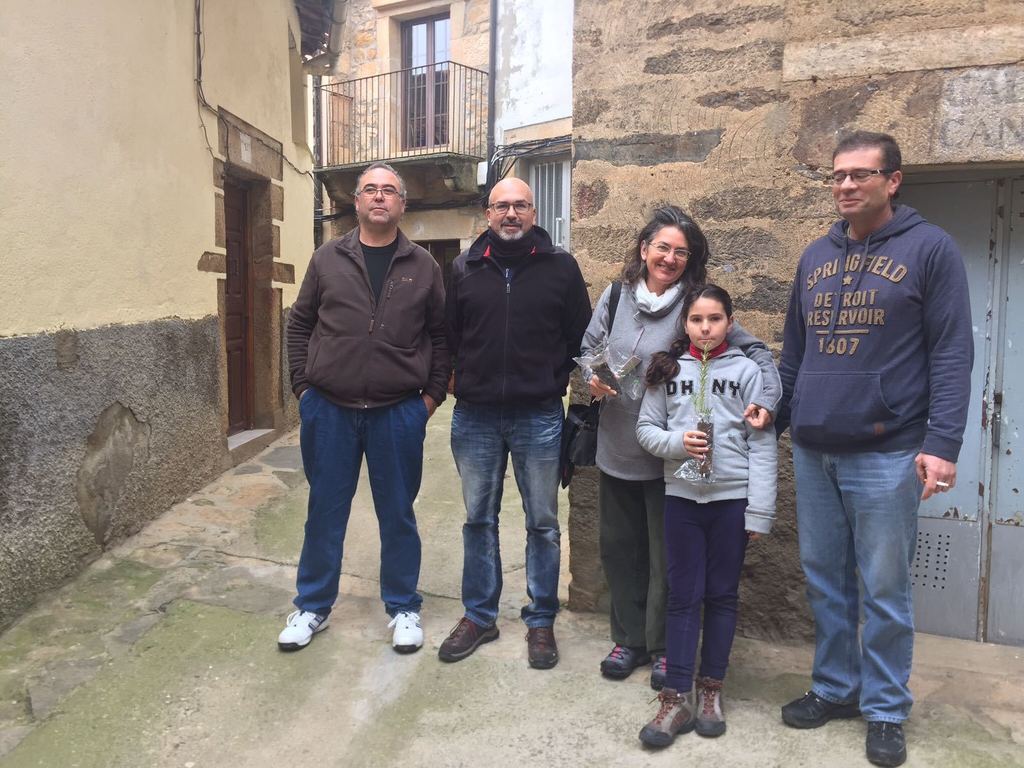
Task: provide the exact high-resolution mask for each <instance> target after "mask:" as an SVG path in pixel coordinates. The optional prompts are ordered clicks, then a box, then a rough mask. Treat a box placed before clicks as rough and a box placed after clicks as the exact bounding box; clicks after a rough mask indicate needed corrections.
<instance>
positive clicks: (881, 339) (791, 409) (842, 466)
mask: <svg viewBox="0 0 1024 768" xmlns="http://www.w3.org/2000/svg"><path fill="white" fill-rule="evenodd" d="M900 164H901V157H900V150H899V147H898V146H897V144H896V142H895V140H893V138H892V137H891V136H888V135H886V134H880V133H869V132H866V131H857V132H855V133H853V134H850V135H849V136H847V137H846V138H844V139H843V140H842V141H841V142H840V143H839V145H838V146H837V148H836V150H835V152H834V153H833V156H832V166H833V168H832V172H831V173H830V174H829V176H828V177H827V179H826V183H827V184H829V185H830V186H831V188H832V195H833V197H834V198H835V203H836V209H837V211H838V213H839V215H840V216H841V217H842V220H841V221H837V222H836V223H835V224H834V225H833V226H832V228H831V229H830V230H829V233H828V235H827V236H825V237H823V238H820V239H818V240H815V241H814V242H813V243H811V244H810V246H808V248H807V250H806V251H804V254H803V256H802V257H801V259H800V264H799V266H798V267H797V273H796V278H795V280H794V281H793V289H792V293H791V296H790V301H789V311H788V313H787V315H786V325H785V337H784V341H783V348H782V359H781V362H780V365H779V367H780V373H781V376H782V386H783V399H782V405H781V408H780V412H779V419H778V422H777V429H778V430H779V431H780V433H781V431H782V430H783V429H785V428H786V427H787V426H789V427H790V432H791V436H792V439H793V466H794V471H795V475H796V497H797V498H796V501H797V525H798V531H799V537H800V559H801V563H802V565H803V569H804V574H805V575H806V577H807V596H808V600H809V602H810V605H811V609H812V611H813V612H814V620H815V627H816V635H817V644H816V649H815V656H814V669H813V672H812V675H811V677H812V686H811V690H810V691H809V692H808V693H807V694H805V695H804V696H802V697H801V698H799V699H797V700H795V701H792V702H790V703H789V704H787V705H786V706H784V707H783V708H782V719H783V721H785V723H786V724H787V725H790V726H792V727H794V728H817V727H819V726H821V725H824V724H825V723H826V722H828V721H829V720H831V719H833V718H848V717H857V716H858V715H860V716H863V718H864V719H865V720H866V721H867V723H868V733H867V742H866V749H867V757H868V760H870V761H871V762H872V763H874V764H876V765H884V766H895V765H900V764H901V763H903V761H904V760H905V759H906V742H905V739H904V734H903V726H902V723H903V721H904V720H906V718H907V717H908V715H909V714H910V707H911V704H912V702H913V698H912V697H911V695H910V690H909V688H908V681H909V679H910V664H911V656H912V654H913V649H914V615H913V608H912V604H911V576H910V568H911V563H912V561H913V557H914V552H915V548H916V543H917V511H918V506H919V504H920V501H921V499H927V498H928V497H929V496H931V495H933V494H935V493H943V492H945V491H948V490H949V489H950V488H952V487H953V486H954V485H955V484H956V461H957V456H958V454H959V452H960V444H961V441H962V436H963V430H964V424H965V422H966V418H967V405H968V399H969V396H970V373H971V365H972V363H973V359H974V343H973V338H972V328H971V312H970V304H969V300H968V290H967V275H966V271H965V269H964V264H963V260H962V259H961V256H960V253H959V251H958V250H957V247H956V244H955V243H954V242H953V239H952V238H951V237H950V236H949V235H948V234H946V233H945V232H943V231H942V230H941V229H939V228H938V227H936V226H934V225H932V224H929V223H928V222H926V221H925V220H924V219H923V218H922V217H921V216H920V214H918V213H917V211H915V210H913V209H912V208H908V207H907V206H905V205H896V204H894V198H895V197H896V195H897V193H898V191H899V187H900V183H901V181H902V178H903V176H902V172H901V171H900ZM858 575H859V579H860V582H862V583H863V595H862V596H859V594H858V593H859V586H858ZM861 597H862V598H863V609H864V619H865V620H864V626H863V630H862V632H861V635H860V641H859V642H858V617H859V604H860V602H861Z"/></svg>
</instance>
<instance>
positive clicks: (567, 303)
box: [438, 179, 590, 669]
mask: <svg viewBox="0 0 1024 768" xmlns="http://www.w3.org/2000/svg"><path fill="white" fill-rule="evenodd" d="M486 215H487V223H488V229H487V231H486V232H484V233H483V234H482V235H481V236H480V237H479V238H477V240H476V242H474V243H473V245H472V246H470V248H469V250H467V251H466V252H464V253H462V254H461V255H460V256H459V257H458V258H457V259H456V260H455V263H454V265H453V267H452V274H451V278H450V280H449V284H448V297H447V302H446V322H447V330H448V347H449V351H450V352H451V353H452V355H453V357H454V364H455V373H454V391H455V396H456V398H457V402H456V405H455V411H454V413H453V415H452V453H453V454H454V456H455V463H456V465H457V466H458V469H459V475H460V476H461V478H462V495H463V499H464V501H465V504H466V524H465V525H464V526H463V529H462V536H463V548H464V562H463V572H462V602H463V605H464V606H465V609H466V612H465V616H464V617H463V618H462V619H461V620H460V621H459V623H458V624H457V625H456V626H455V628H454V629H453V630H452V632H451V634H450V635H449V636H448V638H447V639H446V640H445V641H444V643H442V644H441V648H440V651H439V652H438V656H439V657H440V658H441V660H442V661H459V660H460V659H464V658H466V657H467V656H469V655H470V654H471V653H473V651H475V650H476V649H477V647H478V646H479V645H480V644H481V643H485V642H489V641H491V640H494V639H495V638H497V637H498V627H497V626H496V624H495V620H496V619H497V615H498V599H499V598H500V596H501V554H500V552H499V549H498V511H499V509H500V506H501V494H502V486H503V482H504V477H505V470H506V468H507V466H508V457H509V454H510V453H511V455H512V465H513V467H514V468H515V475H516V483H517V485H518V486H519V492H520V494H521V495H522V498H523V509H524V511H525V513H526V531H527V539H526V584H527V594H528V596H529V598H530V603H529V605H527V606H525V607H524V608H523V610H522V617H523V621H524V622H525V623H526V626H527V628H528V632H527V644H528V652H529V660H530V666H532V667H535V668H537V669H550V668H551V667H553V666H555V664H556V663H558V647H557V645H556V644H555V635H554V630H553V625H554V621H555V614H556V613H557V612H558V571H559V561H560V557H561V553H560V549H561V547H560V532H559V528H558V477H559V450H560V447H561V435H562V419H563V417H564V414H563V411H562V397H563V396H564V395H565V389H566V385H567V384H568V381H569V373H570V371H572V368H573V365H574V364H573V361H572V358H573V356H575V355H578V354H579V348H580V341H581V339H582V338H583V332H584V331H585V330H586V328H587V324H588V322H589V321H590V299H589V297H588V295H587V289H586V286H585V284H584V282H583V276H582V275H581V274H580V270H579V267H578V266H577V264H576V260H575V259H574V258H573V257H572V256H571V255H570V254H569V253H567V252H566V251H564V250H562V249H561V248H557V247H555V246H553V245H552V244H551V238H550V237H549V236H548V233H547V232H545V231H544V230H543V229H541V228H540V227H535V226H534V222H535V221H536V218H537V211H536V209H535V208H534V206H533V193H532V192H531V191H530V187H529V186H528V185H527V184H526V183H525V182H523V181H521V180H519V179H507V180H505V181H501V182H499V183H498V184H496V185H495V186H494V189H493V190H491V194H490V198H489V202H488V206H487V211H486Z"/></svg>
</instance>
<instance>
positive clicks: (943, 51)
mask: <svg viewBox="0 0 1024 768" xmlns="http://www.w3.org/2000/svg"><path fill="white" fill-rule="evenodd" d="M574 35H575V47H574V81H573V91H574V114H573V121H574V129H575V137H574V160H575V165H574V173H573V240H574V251H575V254H576V256H577V258H578V259H579V261H580V264H581V267H582V268H583V271H584V274H585V276H586V277H587V280H588V283H589V285H590V290H591V295H592V297H593V298H595V299H596V297H597V296H598V295H599V293H600V291H601V290H603V288H604V286H605V285H606V284H607V283H608V281H609V280H610V279H613V278H614V277H615V276H616V275H617V273H618V271H619V269H620V267H621V263H622V259H623V257H624V256H625V255H626V254H627V252H628V251H629V249H630V247H631V245H632V242H633V240H634V238H635V236H636V233H637V232H638V230H639V228H640V227H641V226H642V224H643V223H644V221H646V219H647V217H648V215H649V213H650V211H651V210H652V209H653V208H655V207H656V206H658V205H659V204H662V203H666V202H671V203H676V204H678V205H680V206H682V207H683V208H684V209H686V210H688V211H689V212H691V213H692V215H693V216H694V217H695V218H696V219H697V220H698V221H699V222H700V223H701V225H702V227H703V228H704V230H705V232H706V233H707V235H708V238H709V241H710V245H711V251H712V257H711V261H710V265H709V279H710V280H712V281H714V282H716V283H720V284H721V285H723V286H724V287H726V288H727V289H728V290H729V291H730V292H731V293H732V295H733V297H734V299H735V301H736V305H737V313H738V317H739V319H740V320H741V322H742V323H743V325H744V326H746V327H747V328H748V329H749V330H750V331H751V332H753V333H755V334H757V335H759V336H760V337H761V338H763V339H764V340H765V341H766V342H767V343H768V344H769V345H770V346H771V347H772V348H773V350H775V351H776V352H777V351H778V349H779V346H780V342H781V331H782V314H783V313H784V311H785V307H786V302H787V299H788V290H789V285H790V281H791V279H792V275H793V271H794V269H795V266H796V262H797V260H798V258H799V256H800V253H801V251H802V250H803V248H804V246H806V244H807V243H808V242H810V241H811V240H813V239H814V238H816V237H819V236H820V235H822V234H824V232H825V230H826V228H827V226H828V225H829V223H830V222H831V220H832V219H833V218H834V213H833V209H832V204H831V195H830V193H829V190H828V189H827V188H826V187H825V186H823V185H822V183H821V171H822V169H824V168H828V167H830V162H831V150H832V148H833V146H834V144H835V141H836V137H837V135H838V134H839V133H841V132H842V131H845V130H850V129H854V128H863V129H868V130H878V131H886V132H889V133H892V134H894V135H895V136H896V138H897V139H898V140H899V142H900V144H901V146H902V149H903V154H904V164H905V165H910V166H916V167H944V168H949V167H953V166H954V165H957V166H958V165H959V164H966V163H977V162H984V161H989V162H1000V163H1022V162H1024V117H1022V115H1024V66H1022V61H1024V6H1022V5H1021V4H1020V3H1017V2H1010V1H1009V0H910V1H909V2H903V3H890V2H885V1H884V0H869V1H868V2H862V3H856V4H852V5H851V4H847V3H839V2H831V1H830V2H812V1H811V0H792V1H790V2H754V1H751V0H747V1H743V0H739V1H737V2H695V3H687V4H679V3H675V2H669V1H668V0H648V2H642V3H624V2H617V1H615V2H607V3H577V6H576V25H575V33H574ZM779 474H780V484H779V521H778V523H777V525H776V528H775V531H774V533H773V534H772V536H770V537H769V538H768V539H767V540H765V541H763V542H760V543H758V544H756V545H755V546H752V547H751V548H750V551H749V555H748V558H747V564H746V566H745V574H744V580H743V587H742V590H743V594H742V597H741V599H742V605H743V607H742V611H741V631H743V632H745V633H748V634H755V635H761V636H765V637H773V638H796V637H806V636H808V635H809V634H810V632H811V625H810V619H809V614H808V611H807V609H806V607H805V601H804V598H803V578H802V575H801V572H800V568H799V562H798V553H797V545H796V530H795V512H794V504H793V489H792V472H791V465H790V460H789V443H788V437H787V438H784V440H783V442H782V451H781V456H780V471H779ZM574 485H575V487H574V488H573V489H572V494H571V497H572V511H571V518H570V531H571V536H572V553H573V561H572V564H571V570H572V576H573V582H572V588H571V596H572V600H571V602H572V603H573V604H574V607H580V608H588V607H594V606H597V605H600V603H601V595H602V593H603V591H604V585H603V576H602V574H601V571H600V567H599V563H598V562H597V561H596V557H597V555H596V552H597V548H596V539H595V537H596V524H595V522H594V519H595V517H596V509H595V499H596V489H595V487H594V485H595V481H594V478H593V477H592V476H591V475H589V474H583V475H582V476H581V477H580V479H579V480H578V481H577V482H576V483H575V484H574Z"/></svg>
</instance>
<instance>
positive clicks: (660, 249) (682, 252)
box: [648, 242, 690, 259]
mask: <svg viewBox="0 0 1024 768" xmlns="http://www.w3.org/2000/svg"><path fill="white" fill-rule="evenodd" d="M648 245H649V246H650V247H651V248H653V249H654V252H655V253H656V254H658V255H659V256H661V257H662V258H665V257H666V256H668V255H669V254H670V253H671V254H674V255H675V257H676V258H677V259H688V258H690V251H689V249H688V248H675V249H673V248H672V246H671V245H669V244H668V243H661V242H658V243H648Z"/></svg>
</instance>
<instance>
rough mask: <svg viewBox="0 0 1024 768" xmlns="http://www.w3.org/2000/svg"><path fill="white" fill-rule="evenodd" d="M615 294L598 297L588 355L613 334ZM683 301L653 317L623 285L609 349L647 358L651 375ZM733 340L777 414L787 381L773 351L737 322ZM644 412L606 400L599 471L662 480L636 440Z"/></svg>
mask: <svg viewBox="0 0 1024 768" xmlns="http://www.w3.org/2000/svg"><path fill="white" fill-rule="evenodd" d="M610 296H611V286H608V287H607V288H606V289H605V291H604V293H602V294H601V298H600V299H598V301H597V306H596V307H594V315H593V317H591V319H590V325H589V326H588V327H587V332H586V334H585V335H584V336H583V345H582V346H583V354H587V353H588V352H589V351H590V350H592V349H593V348H594V347H596V346H597V345H598V343H599V342H601V341H602V340H603V339H604V338H605V337H606V336H607V335H608V300H609V297H610ZM682 299H683V296H682V294H680V296H679V300H678V301H676V302H675V303H673V304H671V305H669V306H667V307H665V308H663V309H662V310H660V311H659V312H657V313H649V312H645V311H644V310H642V309H640V307H639V306H637V303H636V293H635V291H634V288H633V286H632V285H631V284H629V283H626V284H624V285H623V286H622V294H621V296H620V297H619V306H618V308H617V309H616V310H615V322H614V323H613V324H612V333H611V337H610V338H609V345H610V346H611V348H612V349H613V351H615V352H617V353H618V354H620V355H621V356H622V357H623V358H627V357H629V355H630V354H635V355H637V356H638V357H639V358H640V360H641V362H640V364H639V365H638V366H637V371H639V372H640V375H641V376H643V375H644V374H645V373H646V372H647V366H648V365H650V362H651V355H653V354H654V353H655V352H663V351H665V350H667V349H668V348H669V347H671V346H672V342H673V341H675V340H676V339H677V338H679V332H680V329H679V311H680V309H681V308H682V304H683V302H682ZM727 340H728V342H729V344H730V345H731V346H734V347H738V348H739V349H740V350H742V353H744V354H746V355H748V356H749V357H750V359H751V360H753V361H754V362H755V363H757V367H758V368H760V369H761V373H762V375H763V381H764V384H763V392H762V394H761V395H760V396H759V398H758V399H757V404H758V405H761V406H764V407H765V408H767V409H768V410H769V411H771V412H772V413H774V412H775V409H776V408H777V407H778V403H779V400H780V399H781V397H782V382H781V381H780V379H779V372H778V369H777V368H776V367H775V361H774V360H773V359H772V353H771V352H769V351H768V348H767V347H766V346H765V345H764V343H763V342H762V341H760V340H759V339H758V338H757V337H756V336H752V335H751V334H749V333H747V331H745V330H744V329H743V328H741V327H740V324H739V323H737V322H733V326H732V330H731V331H730V332H729V336H728V339H727ZM639 413H640V399H639V398H637V399H635V400H631V399H629V398H628V397H626V396H625V395H619V396H618V397H606V398H604V399H603V400H602V401H601V421H600V422H599V423H598V429H597V468H598V469H600V470H601V471H602V472H604V473H605V474H606V475H611V476H612V477H617V478H619V479H620V480H655V479H657V478H659V477H661V475H662V462H661V460H659V459H658V458H657V457H656V456H651V454H649V453H647V451H645V450H644V449H643V448H641V447H640V444H639V443H637V441H636V419H637V416H638V415H639ZM768 431H769V432H772V431H773V430H771V429H769V430H768Z"/></svg>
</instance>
